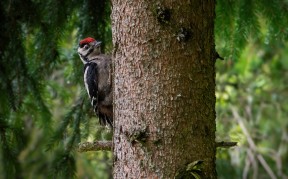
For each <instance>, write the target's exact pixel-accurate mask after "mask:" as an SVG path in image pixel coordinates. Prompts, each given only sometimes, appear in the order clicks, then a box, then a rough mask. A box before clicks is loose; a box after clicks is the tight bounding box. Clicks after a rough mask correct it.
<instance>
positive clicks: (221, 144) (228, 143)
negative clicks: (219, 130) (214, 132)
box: [216, 141, 237, 148]
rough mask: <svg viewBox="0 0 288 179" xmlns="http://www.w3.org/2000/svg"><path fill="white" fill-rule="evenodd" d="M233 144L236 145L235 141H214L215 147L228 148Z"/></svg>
mask: <svg viewBox="0 0 288 179" xmlns="http://www.w3.org/2000/svg"><path fill="white" fill-rule="evenodd" d="M234 146H237V142H224V141H221V142H216V147H222V148H229V147H234Z"/></svg>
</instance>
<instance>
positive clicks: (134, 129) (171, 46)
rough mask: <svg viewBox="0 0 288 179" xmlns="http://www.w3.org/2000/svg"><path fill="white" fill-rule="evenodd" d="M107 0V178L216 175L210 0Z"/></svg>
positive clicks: (212, 11) (211, 6) (212, 37)
mask: <svg viewBox="0 0 288 179" xmlns="http://www.w3.org/2000/svg"><path fill="white" fill-rule="evenodd" d="M112 3H113V10H112V31H113V43H114V48H115V49H114V53H113V57H114V76H115V79H114V81H115V83H114V100H115V104H114V105H115V107H114V110H115V111H114V119H115V122H114V138H113V140H114V149H113V150H114V174H113V175H114V178H174V177H175V178H184V176H186V177H188V178H189V177H190V178H192V177H191V176H192V175H194V176H195V175H200V176H202V177H203V178H216V170H215V151H216V148H215V129H216V125H215V59H214V57H215V45H214V17H215V14H214V7H215V1H214V0H211V1H209V0H208V1H203V0H186V1H185V0H184V1H171V0H169V1H168V0H162V1H148V0H144V1H139V0H133V1H130V0H121V1H120V0H112ZM196 161H203V163H202V167H201V169H200V170H201V171H200V172H199V171H196V170H193V169H195V168H196V167H191V166H192V165H191V163H194V164H195V163H197V162H196ZM198 163H201V162H198ZM189 164H190V165H189ZM187 167H188V168H190V169H187ZM192 168H193V169H192ZM186 171H188V174H187V173H185V172H186ZM191 173H193V174H192V175H191ZM189 175H191V176H189Z"/></svg>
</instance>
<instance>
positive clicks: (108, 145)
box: [77, 141, 112, 153]
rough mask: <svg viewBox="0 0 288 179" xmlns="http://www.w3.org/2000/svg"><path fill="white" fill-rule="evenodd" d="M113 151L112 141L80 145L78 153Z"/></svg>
mask: <svg viewBox="0 0 288 179" xmlns="http://www.w3.org/2000/svg"><path fill="white" fill-rule="evenodd" d="M100 150H109V151H111V150H112V141H94V142H83V143H80V144H79V145H78V150H77V151H78V152H80V153H82V152H88V151H100Z"/></svg>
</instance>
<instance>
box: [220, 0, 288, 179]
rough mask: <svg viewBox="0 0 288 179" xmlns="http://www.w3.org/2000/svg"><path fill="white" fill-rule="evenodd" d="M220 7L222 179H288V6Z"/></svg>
mask: <svg viewBox="0 0 288 179" xmlns="http://www.w3.org/2000/svg"><path fill="white" fill-rule="evenodd" d="M217 2H218V4H217V11H216V13H217V14H216V15H217V19H216V28H215V31H216V34H215V35H216V44H217V46H218V51H219V54H220V55H221V56H224V57H225V61H221V62H217V64H216V66H217V70H218V72H217V77H216V83H217V90H216V97H217V105H216V111H217V139H218V140H219V141H223V140H226V141H236V142H238V147H234V148H231V149H218V152H217V170H218V172H217V173H218V176H219V178H231V176H233V178H242V177H243V178H273V177H276V178H285V177H286V178H287V176H288V173H287V170H285V167H282V166H287V165H288V163H287V162H288V160H287V158H288V149H287V147H284V146H288V143H287V140H286V139H285V138H286V137H284V136H287V132H288V128H287V126H288V123H287V117H286V116H287V115H288V113H287V107H288V106H287V102H286V100H285V99H287V98H288V96H287V79H288V74H287V70H288V68H287V65H288V61H287V60H286V59H287V55H288V53H287V52H288V43H287V37H288V29H287V24H288V14H287V13H288V11H287V7H288V3H287V2H285V1H273V2H270V1H260V0H259V1H224V0H223V1H222V0H220V1H217ZM261 158H262V159H263V160H262V159H261ZM263 161H264V162H263Z"/></svg>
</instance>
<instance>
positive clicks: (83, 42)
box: [79, 37, 96, 45]
mask: <svg viewBox="0 0 288 179" xmlns="http://www.w3.org/2000/svg"><path fill="white" fill-rule="evenodd" d="M94 41H96V40H95V39H93V38H92V37H87V38H85V39H83V40H81V41H80V42H79V45H82V44H89V43H90V42H94Z"/></svg>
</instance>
